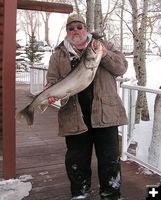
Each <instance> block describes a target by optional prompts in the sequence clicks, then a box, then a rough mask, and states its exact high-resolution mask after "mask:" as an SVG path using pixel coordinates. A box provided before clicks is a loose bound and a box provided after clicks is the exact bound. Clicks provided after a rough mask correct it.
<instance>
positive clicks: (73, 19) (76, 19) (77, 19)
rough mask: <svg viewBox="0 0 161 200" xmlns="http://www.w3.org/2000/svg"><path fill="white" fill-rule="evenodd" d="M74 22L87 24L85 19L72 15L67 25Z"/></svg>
mask: <svg viewBox="0 0 161 200" xmlns="http://www.w3.org/2000/svg"><path fill="white" fill-rule="evenodd" d="M72 22H81V23H82V24H86V23H85V20H84V18H83V17H82V16H81V15H79V14H72V15H70V16H69V17H68V19H67V25H68V24H70V23H72Z"/></svg>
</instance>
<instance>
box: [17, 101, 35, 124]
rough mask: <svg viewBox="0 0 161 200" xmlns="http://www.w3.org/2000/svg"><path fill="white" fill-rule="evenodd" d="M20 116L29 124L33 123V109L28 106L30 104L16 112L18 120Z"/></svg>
mask: <svg viewBox="0 0 161 200" xmlns="http://www.w3.org/2000/svg"><path fill="white" fill-rule="evenodd" d="M22 118H25V119H26V122H27V124H28V125H29V126H31V125H33V121H34V109H31V108H30V105H28V106H26V107H25V108H24V109H23V110H21V111H20V112H18V113H17V114H16V119H17V120H18V121H20V120H21V119H22Z"/></svg>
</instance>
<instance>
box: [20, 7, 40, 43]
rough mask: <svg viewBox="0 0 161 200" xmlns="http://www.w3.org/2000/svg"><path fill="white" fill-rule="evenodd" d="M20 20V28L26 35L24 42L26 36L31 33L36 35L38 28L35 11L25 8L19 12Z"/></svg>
mask: <svg viewBox="0 0 161 200" xmlns="http://www.w3.org/2000/svg"><path fill="white" fill-rule="evenodd" d="M20 15H21V21H20V22H19V23H20V26H21V29H22V30H23V31H24V32H25V35H26V42H27V41H28V36H31V35H32V34H34V35H36V33H37V28H38V18H37V12H33V11H29V10H25V11H22V12H20Z"/></svg>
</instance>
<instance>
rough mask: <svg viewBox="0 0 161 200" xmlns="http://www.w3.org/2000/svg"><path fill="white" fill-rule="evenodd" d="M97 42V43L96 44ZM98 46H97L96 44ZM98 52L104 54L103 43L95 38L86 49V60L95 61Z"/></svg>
mask: <svg viewBox="0 0 161 200" xmlns="http://www.w3.org/2000/svg"><path fill="white" fill-rule="evenodd" d="M96 43H97V44H96ZM95 44H96V45H97V47H96V45H95ZM98 54H102V45H101V42H100V41H96V40H93V41H92V42H91V44H90V45H89V46H88V47H87V50H86V60H87V61H95V60H96V59H97V57H98Z"/></svg>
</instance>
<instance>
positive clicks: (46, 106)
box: [38, 104, 48, 113]
mask: <svg viewBox="0 0 161 200" xmlns="http://www.w3.org/2000/svg"><path fill="white" fill-rule="evenodd" d="M38 108H39V109H40V110H41V112H42V113H43V112H45V110H46V109H47V108H48V104H40V105H39V106H38Z"/></svg>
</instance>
